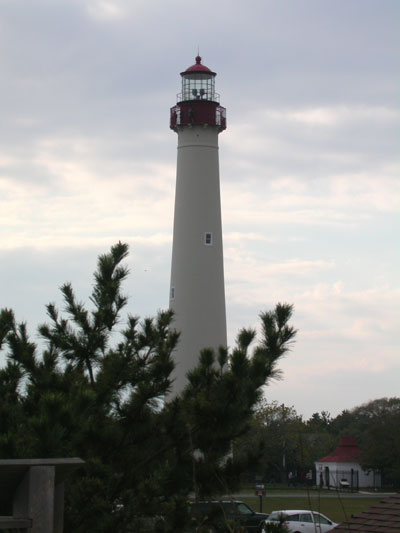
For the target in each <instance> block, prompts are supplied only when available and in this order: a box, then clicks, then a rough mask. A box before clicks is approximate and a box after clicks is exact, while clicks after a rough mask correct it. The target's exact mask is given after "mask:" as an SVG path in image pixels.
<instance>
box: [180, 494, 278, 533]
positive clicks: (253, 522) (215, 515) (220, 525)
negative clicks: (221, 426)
mask: <svg viewBox="0 0 400 533" xmlns="http://www.w3.org/2000/svg"><path fill="white" fill-rule="evenodd" d="M190 515H191V518H192V525H193V526H194V527H196V526H197V527H198V526H206V527H207V529H208V531H209V532H220V531H228V528H227V525H228V524H230V525H233V524H235V526H241V527H243V528H244V529H243V531H248V533H258V532H260V531H261V527H262V525H263V522H264V520H265V519H266V518H268V514H264V513H255V512H254V511H253V510H252V509H251V508H250V507H249V506H248V505H247V504H245V503H243V502H240V501H236V500H229V501H224V500H222V501H213V502H193V503H191V504H190Z"/></svg>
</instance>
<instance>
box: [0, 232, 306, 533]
mask: <svg viewBox="0 0 400 533" xmlns="http://www.w3.org/2000/svg"><path fill="white" fill-rule="evenodd" d="M127 254H128V247H127V245H126V244H122V243H118V244H116V245H115V246H113V247H112V248H111V251H110V252H109V253H108V254H105V255H102V256H100V257H99V259H98V266H97V270H96V272H95V274H94V288H93V291H92V295H91V298H90V301H91V308H90V309H89V308H88V307H87V306H85V305H84V304H83V303H81V302H79V301H78V300H77V297H76V295H75V293H74V291H73V288H72V286H71V285H70V284H68V283H67V284H65V285H64V286H63V287H62V288H61V292H62V294H63V298H64V302H65V313H64V314H61V313H60V312H59V311H58V309H57V308H56V307H55V305H54V304H49V305H48V306H47V314H48V317H49V323H48V324H44V325H41V326H40V327H39V332H40V335H41V337H42V338H43V340H44V342H45V347H44V349H43V351H42V353H41V354H39V349H38V347H37V346H36V345H35V344H34V343H33V342H31V340H30V339H29V338H28V335H27V328H26V325H25V324H23V323H22V324H19V323H17V321H16V319H15V316H14V313H13V312H12V311H10V310H6V309H4V310H2V311H1V312H0V349H1V348H3V349H5V350H6V365H5V366H4V368H2V369H1V370H0V398H1V402H0V456H1V457H3V458H18V457H73V456H79V457H81V458H83V459H84V460H85V465H84V467H82V468H81V469H80V470H78V471H76V472H75V474H74V476H73V478H72V479H70V482H69V483H68V484H67V492H66V508H65V519H66V524H65V531H66V532H74V533H80V532H82V533H83V532H85V533H86V532H87V531H93V532H94V531H96V532H103V531H104V532H107V531H112V530H118V531H121V532H124V531H127V532H129V531H147V530H148V531H155V530H157V528H159V530H160V531H183V529H184V526H185V523H186V521H187V519H188V516H187V514H188V510H187V498H188V495H189V494H190V493H191V492H193V491H194V493H195V495H196V497H208V496H211V495H215V494H218V493H224V492H227V491H230V490H232V489H233V488H234V487H235V486H237V482H238V479H239V474H240V473H241V472H242V471H243V468H245V467H246V460H247V459H246V458H244V457H240V459H237V458H235V457H234V456H232V454H231V453H230V450H231V443H232V441H233V440H234V439H235V438H236V437H238V436H239V435H243V434H244V433H245V432H246V431H247V430H248V427H249V422H250V419H251V416H252V414H253V411H254V408H255V406H256V404H257V402H258V401H259V399H260V397H261V395H262V392H263V387H264V386H265V385H266V384H268V381H269V380H270V379H271V378H272V377H274V376H276V375H277V372H278V369H277V363H278V361H279V359H280V358H281V357H282V356H283V355H284V354H285V353H286V352H287V350H288V349H289V347H290V344H291V342H293V340H294V337H295V334H296V331H295V330H294V329H293V327H292V326H290V325H289V320H290V318H291V315H292V306H290V305H287V304H278V305H277V306H276V308H275V310H274V311H271V312H267V313H262V314H261V323H262V336H261V340H260V342H258V343H257V342H256V333H255V331H253V330H249V329H248V330H242V331H241V332H240V333H239V335H238V337H237V341H236V346H235V347H234V348H233V350H232V351H231V352H228V350H226V349H224V348H220V349H219V350H218V351H217V352H215V351H214V350H212V349H205V350H203V351H202V352H201V354H200V356H199V364H198V366H197V367H196V368H195V369H194V370H192V371H191V372H190V373H189V375H188V384H187V387H186V388H185V390H184V391H183V393H182V394H181V395H180V396H179V397H176V398H175V399H174V400H170V401H165V398H166V397H167V393H168V391H169V390H170V385H171V372H172V370H173V368H174V362H173V351H174V348H175V347H176V345H177V342H179V333H178V332H176V331H175V330H174V329H173V328H172V327H171V320H172V312H171V311H164V312H159V313H158V315H157V316H156V317H155V318H152V319H151V318H147V319H145V320H142V321H140V320H139V319H138V318H137V317H134V316H130V315H128V316H127V317H126V319H125V323H124V325H123V323H122V317H121V311H122V310H123V308H124V306H125V305H126V303H127V298H126V296H125V295H124V294H123V292H122V284H123V282H124V280H125V279H126V277H127V275H128V271H127V269H126V267H125V266H123V260H124V259H125V258H126V256H127ZM252 343H255V344H256V346H255V348H254V349H253V350H251V349H250V345H251V344H252ZM157 517H159V519H157ZM157 521H158V524H156V522H157Z"/></svg>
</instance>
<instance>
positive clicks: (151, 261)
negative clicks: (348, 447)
mask: <svg viewBox="0 0 400 533" xmlns="http://www.w3.org/2000/svg"><path fill="white" fill-rule="evenodd" d="M399 22H400V3H399V2H398V0H373V1H372V0H335V1H324V0H290V1H289V0H279V1H278V0H274V1H272V0H250V1H244V0H213V1H211V0H202V2H197V1H196V2H195V1H193V0H185V1H183V0H168V1H166V0H57V2H55V1H54V0H30V1H29V2H26V0H0V72H1V83H0V109H1V121H0V308H4V307H7V308H12V309H14V311H15V313H16V317H17V319H18V320H19V321H26V322H27V323H28V328H29V331H30V333H31V336H32V339H33V340H36V341H39V337H38V335H37V331H36V328H37V325H38V324H40V323H43V322H44V321H45V320H46V311H45V304H47V303H49V302H55V303H56V304H57V305H58V306H59V307H60V308H62V300H61V298H60V293H59V287H60V286H61V285H62V284H63V283H64V282H66V281H70V282H71V283H72V284H73V286H74V288H75V291H76V293H77V296H78V297H79V299H80V300H83V301H86V300H87V298H88V296H89V294H90V292H91V289H92V274H93V272H94V270H95V267H96V261H97V256H98V255H99V254H102V253H106V252H107V251H108V250H109V248H110V246H111V245H112V244H115V243H116V242H118V241H119V240H121V241H122V242H127V243H128V244H129V246H130V256H129V259H128V261H127V264H128V266H129V268H130V271H131V274H130V277H129V280H128V281H127V283H126V291H127V293H128V294H129V297H130V299H129V304H128V308H127V312H130V313H132V314H135V315H139V316H141V317H147V316H153V315H155V313H156V312H157V311H158V310H159V309H166V308H167V306H168V296H169V277H170V262H171V247H172V225H173V209H174V188H175V171H176V144H177V137H176V134H175V133H174V132H173V131H171V130H170V129H169V109H170V107H172V106H173V105H174V104H175V103H176V94H177V93H179V92H180V83H181V80H180V75H179V74H180V72H182V71H183V70H185V69H186V68H187V67H189V66H190V65H192V64H193V63H194V58H195V56H196V55H197V53H198V50H199V51H200V55H201V56H202V58H203V63H204V64H205V65H207V66H208V67H209V68H211V70H213V71H215V72H217V74H218V75H217V78H216V90H217V92H219V93H220V95H221V105H223V106H224V107H226V108H227V124H228V127H227V130H226V131H225V132H223V133H222V134H221V135H220V137H219V141H220V175H221V194H222V219H223V232H224V261H225V286H226V287H225V290H226V306H227V322H228V324H227V325H228V343H229V345H230V346H232V345H233V344H234V341H235V337H236V335H237V332H238V331H239V329H240V328H241V327H244V326H246V327H247V326H252V327H257V326H258V324H259V320H258V315H259V313H260V312H262V311H265V310H270V309H272V308H273V307H274V306H275V304H276V303H278V302H287V303H292V304H293V305H294V309H295V311H294V316H293V325H294V326H295V327H296V328H297V329H298V335H297V341H296V344H295V345H294V346H293V348H292V351H291V352H290V353H289V354H288V355H287V356H286V357H285V359H284V360H283V361H282V363H281V365H280V368H281V369H282V371H283V379H282V380H280V381H277V382H273V383H272V384H271V385H270V386H268V387H267V388H266V390H265V395H266V398H267V399H268V400H269V401H278V402H279V403H284V404H286V405H289V406H294V408H295V409H296V411H297V412H298V413H299V414H301V415H303V416H304V417H305V418H308V417H309V416H311V415H312V414H313V413H315V412H321V411H327V412H329V413H330V414H331V415H332V416H336V415H337V414H339V413H340V412H341V411H342V410H343V409H350V408H352V407H354V406H356V405H360V404H362V403H364V402H367V401H369V400H372V399H375V398H381V397H384V396H388V397H390V396H399V392H400V386H399V383H400V380H399V376H400V354H399V344H400V343H399V333H400V331H399V329H400V327H399V325H400V320H399V318H400V312H399V311H400V283H399V274H398V273H399V272H400V257H399V255H400V254H399V237H398V235H399V207H400V179H399V170H400V164H399V138H400V137H399V133H400V132H399V130H400V128H399V126H400V110H399V88H400V87H399V86H400V70H399V66H400V62H399V60H400V47H399V44H400V43H399V35H400V34H399V32H398V26H399ZM0 357H2V361H4V353H3V356H1V355H0Z"/></svg>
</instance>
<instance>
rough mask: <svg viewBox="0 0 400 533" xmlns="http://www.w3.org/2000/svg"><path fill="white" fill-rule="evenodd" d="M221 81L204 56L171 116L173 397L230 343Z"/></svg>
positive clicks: (185, 78) (187, 76) (186, 75)
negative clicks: (206, 355) (210, 355)
mask: <svg viewBox="0 0 400 533" xmlns="http://www.w3.org/2000/svg"><path fill="white" fill-rule="evenodd" d="M215 77H216V73H215V72H212V71H211V70H210V69H209V68H208V67H206V66H205V65H203V64H202V62H201V57H200V56H197V57H196V63H195V64H194V65H192V66H191V67H189V68H187V69H186V70H185V71H184V72H181V78H182V90H181V92H180V93H179V94H178V95H177V103H176V105H175V106H174V107H172V108H171V115H170V127H171V129H172V130H174V131H175V132H176V133H177V134H178V157H177V168H176V190H175V213H174V233H173V245H172V265H171V285H170V300H169V303H170V309H172V310H173V311H174V323H173V327H174V328H175V329H176V330H177V331H179V332H180V333H181V336H180V340H179V344H178V347H177V349H176V351H175V352H174V360H175V363H176V368H175V371H174V374H173V378H174V383H173V388H172V395H176V394H179V393H180V392H181V391H182V390H183V388H184V387H185V385H186V383H187V380H186V374H187V372H188V371H189V370H191V369H193V368H194V367H195V366H196V365H197V363H198V360H199V355H200V351H201V350H202V349H203V348H209V347H211V348H214V349H218V347H219V346H224V347H226V344H227V340H226V313H225V286H224V263H223V246H222V222H221V195H220V183H219V157H218V135H219V133H220V132H222V131H224V130H225V128H226V110H225V108H223V107H221V106H220V103H219V101H220V99H219V94H218V93H216V92H215Z"/></svg>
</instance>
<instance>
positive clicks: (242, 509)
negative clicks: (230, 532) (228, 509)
mask: <svg viewBox="0 0 400 533" xmlns="http://www.w3.org/2000/svg"><path fill="white" fill-rule="evenodd" d="M238 511H239V513H240V514H253V511H252V510H251V509H250V507H248V506H247V505H246V504H245V503H239V505H238Z"/></svg>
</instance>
